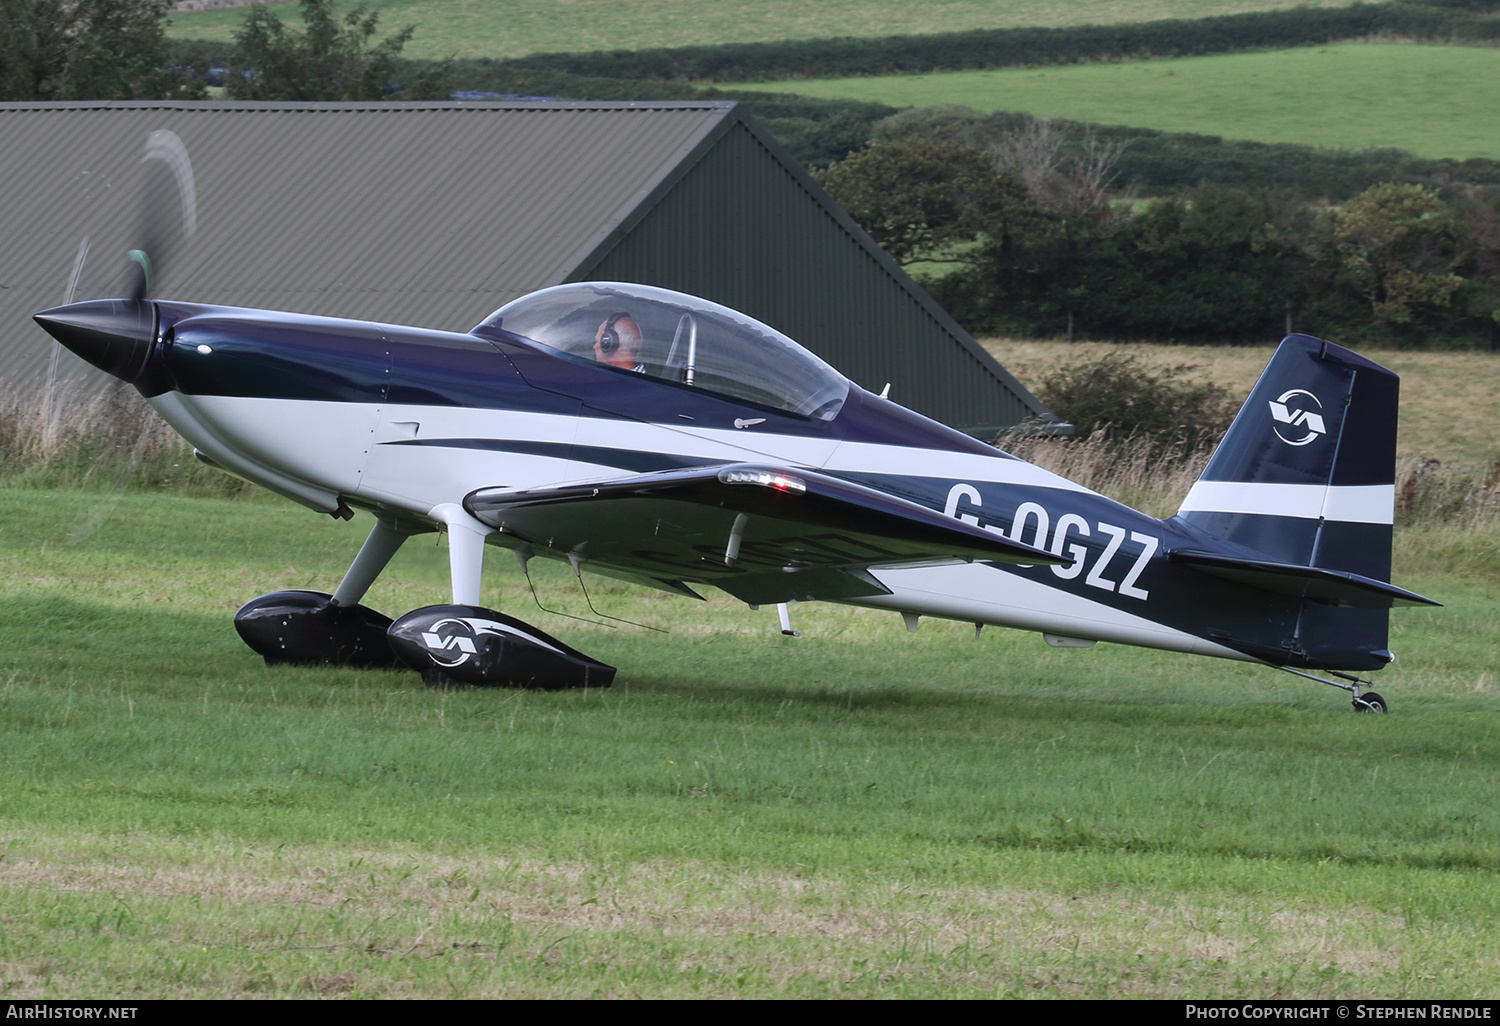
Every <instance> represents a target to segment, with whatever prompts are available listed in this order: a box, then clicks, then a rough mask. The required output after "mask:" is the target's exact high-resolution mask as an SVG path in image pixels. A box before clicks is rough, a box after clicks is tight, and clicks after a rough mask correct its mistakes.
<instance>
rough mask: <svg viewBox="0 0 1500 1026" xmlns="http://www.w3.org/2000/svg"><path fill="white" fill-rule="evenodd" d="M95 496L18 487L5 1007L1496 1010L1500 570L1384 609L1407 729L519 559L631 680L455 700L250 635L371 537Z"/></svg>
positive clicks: (13, 534) (409, 578) (496, 571)
mask: <svg viewBox="0 0 1500 1026" xmlns="http://www.w3.org/2000/svg"><path fill="white" fill-rule="evenodd" d="M96 501H97V497H96V496H93V495H90V494H89V493H86V492H80V491H76V490H75V491H65V492H49V491H42V490H18V489H15V488H7V489H3V490H0V579H3V580H4V581H5V582H6V588H5V590H4V593H3V596H0V728H3V731H4V736H5V738H6V742H5V744H4V745H3V746H0V760H3V767H4V771H3V774H0V853H3V857H0V894H3V898H0V909H3V915H0V994H3V995H4V996H6V997H8V998H20V997H37V996H53V997H60V996H75V997H81V996H92V997H106V996H107V997H175V996H207V997H216V996H298V995H303V996H307V995H313V994H323V995H326V996H351V997H401V996H429V997H445V996H459V997H485V996H547V997H552V996H758V997H767V996H845V995H847V996H904V997H933V996H986V995H998V996H1033V995H1035V996H1095V997H1102V996H1125V995H1145V996H1157V997H1188V996H1191V997H1226V998H1227V997H1331V996H1339V997H1355V996H1384V997H1401V996H1407V997H1418V996H1420V997H1433V996H1452V997H1481V996H1493V995H1494V993H1495V989H1494V987H1495V985H1494V981H1495V979H1496V978H1497V974H1500V933H1497V929H1496V927H1497V925H1500V886H1497V884H1496V882H1495V881H1496V875H1495V874H1496V870H1497V869H1500V808H1497V807H1496V805H1495V803H1494V801H1493V794H1494V787H1495V779H1496V771H1497V768H1500V766H1497V761H1500V745H1497V731H1500V720H1497V719H1496V717H1495V715H1494V714H1495V712H1496V711H1497V708H1500V705H1497V693H1496V684H1495V680H1494V674H1493V655H1494V652H1495V650H1496V647H1497V644H1500V599H1497V598H1496V595H1495V592H1494V583H1495V581H1494V579H1493V578H1494V577H1495V575H1496V572H1497V570H1500V564H1497V563H1496V561H1495V560H1493V559H1491V560H1490V561H1489V562H1488V563H1487V564H1486V566H1487V567H1488V570H1487V571H1486V573H1485V574H1483V575H1481V576H1479V577H1477V578H1476V577H1467V576H1465V575H1463V574H1460V573H1448V572H1445V573H1442V574H1439V575H1433V574H1431V573H1426V574H1424V573H1423V572H1421V570H1420V567H1417V566H1412V565H1401V566H1399V567H1398V579H1400V580H1401V581H1402V583H1403V584H1406V585H1408V586H1411V587H1415V588H1417V589H1419V590H1422V591H1425V592H1428V593H1431V594H1434V595H1436V596H1438V597H1440V598H1442V599H1443V600H1445V601H1447V602H1448V603H1449V606H1448V608H1446V609H1442V610H1434V611H1431V612H1427V611H1421V612H1416V613H1402V614H1398V616H1397V617H1396V625H1397V626H1396V630H1395V634H1394V637H1393V642H1392V647H1393V648H1395V649H1396V650H1397V651H1398V652H1399V653H1400V655H1401V661H1400V662H1398V663H1397V664H1396V666H1395V667H1393V668H1392V669H1390V670H1387V671H1385V673H1383V674H1382V677H1383V680H1382V681H1381V690H1382V693H1384V694H1385V695H1386V696H1387V698H1388V699H1389V700H1390V701H1391V704H1392V707H1393V709H1394V710H1395V711H1394V712H1393V714H1392V715H1390V716H1386V717H1358V716H1355V715H1353V714H1352V713H1349V712H1347V701H1346V699H1345V697H1344V696H1343V695H1342V694H1341V693H1338V692H1335V691H1334V690H1332V689H1329V688H1324V687H1321V686H1318V685H1313V684H1309V683H1306V682H1301V681H1298V680H1295V679H1293V678H1291V677H1289V676H1286V675H1283V674H1277V673H1275V672H1273V671H1270V670H1265V669H1257V668H1255V667H1251V666H1246V665H1240V664H1234V663H1226V662H1218V661H1212V660H1195V659H1192V658H1189V657H1183V656H1169V655H1165V654H1157V653H1150V652H1143V651H1138V650H1132V649H1124V648H1118V647H1113V646H1099V647H1098V648H1096V649H1092V650H1088V651H1084V652H1077V651H1060V650H1054V649H1050V648H1047V647H1046V646H1045V645H1043V644H1042V643H1041V641H1040V640H1039V639H1038V638H1036V637H1035V636H1032V635H1028V634H1021V633H1017V632H1011V631H1001V630H989V631H986V632H985V633H984V635H983V637H982V638H981V639H980V640H979V641H977V642H976V641H975V640H974V639H973V637H972V633H973V632H972V628H970V627H968V626H966V625H961V624H949V623H941V622H935V621H934V622H927V623H924V625H923V627H922V630H921V631H920V632H919V633H917V634H915V635H908V634H907V633H906V632H905V631H904V630H902V629H901V626H900V621H899V619H898V618H897V617H895V616H893V615H890V614H872V613H868V612H861V611H856V610H849V609H843V608H839V607H828V606H820V605H811V606H806V607H797V608H796V609H795V610H794V613H795V616H796V621H797V625H798V626H799V627H800V628H801V629H802V630H804V631H805V632H806V634H807V636H806V637H804V638H801V639H788V638H783V637H781V636H780V635H779V634H778V633H777V631H776V629H775V614H774V612H773V611H771V610H762V611H760V612H759V613H750V612H748V611H746V610H745V608H744V607H743V606H741V605H739V604H738V603H735V602H732V601H729V600H727V599H723V598H716V599H714V600H712V601H710V602H709V603H707V604H699V603H693V602H690V601H686V600H680V599H676V598H670V597H665V596H662V597H658V596H656V595H654V594H646V593H642V592H640V591H638V590H635V589H631V588H629V587H627V586H623V585H611V584H609V583H606V582H596V583H595V585H594V589H593V590H594V594H595V602H596V604H598V605H599V606H600V607H601V608H602V609H603V610H604V611H606V612H610V613H613V614H616V615H624V616H628V617H630V618H632V619H637V620H642V621H644V622H648V623H652V624H654V625H658V626H662V627H667V628H669V629H670V630H671V632H672V633H671V634H670V635H668V636H665V637H664V636H662V635H658V634H652V633H648V632H645V631H641V630H637V629H624V630H606V629H603V628H599V627H593V626H589V625H585V624H579V623H577V622H576V621H569V620H565V619H562V618H559V617H555V616H550V615H548V614H542V613H538V612H536V611H535V610H534V609H529V608H528V607H529V606H530V600H529V598H527V597H525V596H526V592H525V590H524V585H523V584H522V582H521V581H520V579H519V577H518V575H517V574H516V573H515V569H514V566H513V564H512V562H511V561H510V560H508V559H506V558H504V555H503V554H501V553H497V554H495V555H493V556H492V557H491V565H490V567H489V571H488V576H487V584H488V587H487V589H486V595H485V601H486V602H488V603H491V604H494V605H498V606H499V607H500V608H502V609H507V610H509V611H511V612H512V613H515V614H517V615H521V616H523V617H525V618H527V619H529V620H533V621H534V622H536V623H538V625H540V626H542V627H543V628H544V629H546V630H550V631H553V632H556V633H558V634H559V635H560V636H562V637H564V638H565V639H567V640H568V641H570V642H572V643H575V644H577V645H579V646H580V647H582V648H583V649H584V650H585V651H588V652H590V653H591V654H593V655H596V656H598V657H600V658H603V659H605V660H606V661H609V662H612V663H614V664H617V665H619V666H620V667H621V668H622V669H621V674H620V677H619V678H618V680H617V683H616V686H615V687H614V688H613V689H611V690H610V691H607V692H575V693H565V694H539V693H516V692H505V691H497V692H449V693H444V692H434V691H428V690H426V689H424V688H422V687H421V686H420V684H419V683H418V682H417V680H416V679H415V677H414V676H413V675H411V674H397V673H388V672H354V671H345V670H335V669H298V668H288V667H282V668H277V669H268V668H266V667H264V666H262V665H261V664H260V660H259V659H258V658H257V657H255V656H254V655H252V654H251V653H250V652H249V651H248V650H247V649H245V648H244V647H243V646H242V645H241V644H240V642H239V641H238V639H237V638H236V637H235V635H234V633H233V630H232V628H231V626H230V622H229V618H230V615H231V613H232V611H233V609H234V608H235V607H236V606H237V605H238V604H239V603H240V602H242V601H244V600H246V599H248V598H249V597H252V596H253V595H255V594H258V593H261V592H265V591H270V590H273V589H278V588H285V587H306V588H315V589H320V590H331V587H332V585H333V584H334V582H335V581H336V580H337V577H338V575H339V574H340V572H341V571H342V569H343V567H344V565H345V563H346V562H347V559H348V558H349V557H350V555H351V554H352V552H353V551H354V549H355V548H356V547H357V545H358V543H359V540H360V538H361V536H362V534H363V529H362V525H361V524H360V523H355V524H340V523H336V522H333V521H330V520H328V519H327V518H321V517H317V516H314V515H312V514H309V513H307V512H306V511H303V510H300V509H298V508H294V507H292V506H290V505H289V504H286V503H283V502H280V501H279V500H264V501H255V500H239V501H233V502H231V501H223V500H209V499H190V498H184V497H181V496H174V495H170V494H164V493H154V494H153V493H142V494H135V493H132V494H127V495H126V496H125V497H124V498H123V499H122V500H121V501H120V504H119V505H118V506H117V507H115V509H114V511H113V514H112V516H110V517H109V518H108V519H107V520H106V521H105V522H104V524H103V525H102V526H98V529H97V530H94V529H93V528H94V527H95V526H96V525H93V524H92V523H89V522H90V520H91V518H90V510H91V509H92V508H93V506H94V504H95V503H96ZM82 523H89V528H90V529H89V530H84V531H79V530H78V527H79V525H80V524H82ZM70 535H77V536H78V537H77V538H76V540H70V538H69V536H70ZM1463 544H1467V545H1469V546H1470V547H1471V548H1473V547H1476V546H1480V545H1483V544H1486V543H1485V542H1484V539H1483V538H1480V539H1472V540H1469V541H1467V542H1463ZM1488 544H1489V545H1490V548H1491V549H1492V550H1493V549H1494V548H1495V547H1496V546H1495V545H1494V543H1493V540H1491V541H1490V542H1489V543H1488ZM1419 549H1420V546H1417V547H1416V548H1414V547H1413V546H1411V545H1407V546H1406V547H1405V551H1407V552H1411V551H1418V550H1419ZM445 555H446V554H445V553H444V551H443V550H442V548H441V547H440V546H438V545H436V544H434V542H433V540H432V539H417V540H415V541H414V542H412V543H409V545H408V547H407V549H406V550H404V551H403V552H402V553H401V555H400V556H399V557H398V559H397V561H396V563H395V564H394V565H393V567H392V568H391V570H390V571H389V572H388V573H387V574H386V575H385V576H383V577H382V578H381V580H380V582H378V584H377V587H376V589H375V590H374V592H373V593H372V595H371V599H370V601H371V603H372V604H373V605H375V606H376V607H377V608H382V609H385V610H386V611H389V612H399V611H401V610H404V609H407V608H412V607H415V606H417V605H420V604H423V603H428V602H434V601H443V600H445V595H446V583H445V565H446V560H445ZM538 562H540V561H538ZM1405 562H1406V563H1410V559H1409V557H1407V558H1406V559H1405ZM533 565H534V566H535V565H536V564H533ZM539 586H540V589H541V591H542V594H543V597H544V600H545V601H547V602H548V604H549V605H553V606H555V607H560V608H563V609H565V610H569V611H574V612H582V611H583V610H582V609H581V602H580V601H579V600H578V598H577V595H576V592H574V591H573V590H572V589H571V588H570V587H569V585H568V581H567V576H566V574H565V573H561V574H559V573H556V572H552V571H546V570H545V569H544V570H543V573H542V575H541V578H540V580H539Z"/></svg>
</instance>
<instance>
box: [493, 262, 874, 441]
mask: <svg viewBox="0 0 1500 1026" xmlns="http://www.w3.org/2000/svg"><path fill="white" fill-rule="evenodd" d="M479 327H480V328H484V327H489V328H499V329H501V330H503V331H506V332H509V333H510V334H512V335H519V336H520V337H522V338H525V339H528V340H530V341H532V342H535V343H536V344H537V345H540V346H543V347H545V348H547V349H550V350H553V351H554V352H557V353H559V354H561V355H563V356H565V357H568V358H570V359H573V360H576V361H579V362H582V363H589V364H594V365H598V366H602V367H607V368H609V369H611V370H615V371H617V372H618V373H621V374H627V375H628V374H637V375H645V376H647V377H651V378H655V379H658V380H662V381H668V382H671V383H673V384H676V385H680V386H684V387H689V388H699V389H703V390H704V391H706V392H713V393H715V394H718V395H721V396H726V397H728V398H731V399H735V400H738V401H741V402H746V403H750V404H752V405H754V406H759V407H763V408H766V409H770V410H776V411H779V412H784V413H793V414H796V415H797V416H801V417H807V418H809V419H813V420H832V419H833V418H834V417H835V416H837V415H838V412H839V410H840V409H841V408H842V407H843V405H844V400H845V399H847V398H848V396H849V388H850V385H849V380H848V379H847V378H845V377H844V376H843V375H842V374H840V373H839V372H838V371H836V370H834V369H833V368H832V367H830V366H828V364H826V363H824V362H823V361H822V360H820V359H818V358H817V357H816V356H814V355H813V354H812V353H809V352H808V351H807V350H806V349H803V348H802V347H801V346H800V345H798V344H797V343H796V342H793V341H792V340H791V339H789V338H787V337H786V336H785V335H783V334H782V333H781V332H779V331H777V330H775V329H774V328H768V327H767V326H766V325H764V324H761V323H760V322H759V321H756V320H754V319H752V318H750V317H747V316H745V315H744V314H742V313H738V312H736V311H734V310H731V309H729V308H728V307H726V306H720V305H719V304H717V303H710V302H709V301H707V300H705V299H697V298H695V297H693V296H688V295H684V294H683V293H680V292H670V291H668V290H666V289H659V288H653V287H652V286H649V285H630V284H625V283H621V282H582V283H576V284H571V285H557V286H554V287H552V288H549V289H543V290H541V291H540V292H533V293H531V294H530V295H526V296H522V297H521V298H520V299H517V300H515V301H514V302H511V303H507V304H506V305H505V306H502V307H501V308H500V309H499V310H496V311H495V312H494V313H493V314H491V315H490V316H489V317H487V318H485V319H484V320H483V321H482V322H481V323H480V325H479ZM476 330H478V329H477V328H476Z"/></svg>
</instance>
